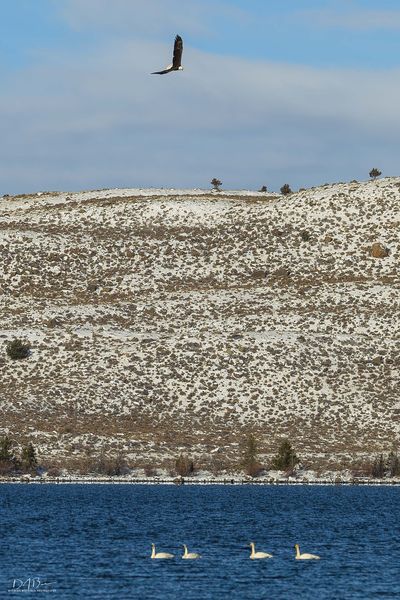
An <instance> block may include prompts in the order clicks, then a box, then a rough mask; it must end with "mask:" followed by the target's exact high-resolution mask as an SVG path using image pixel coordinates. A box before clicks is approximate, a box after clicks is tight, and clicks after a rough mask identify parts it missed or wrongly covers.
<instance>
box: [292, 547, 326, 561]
mask: <svg viewBox="0 0 400 600" xmlns="http://www.w3.org/2000/svg"><path fill="white" fill-rule="evenodd" d="M294 547H295V548H296V559H297V560H319V559H320V558H321V557H320V556H317V555H316V554H307V553H305V554H300V546H299V545H298V544H295V545H294Z"/></svg>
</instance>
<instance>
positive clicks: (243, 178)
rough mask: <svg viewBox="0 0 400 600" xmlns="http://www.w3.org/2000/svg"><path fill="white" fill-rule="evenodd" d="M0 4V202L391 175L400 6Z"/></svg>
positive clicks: (390, 2)
mask: <svg viewBox="0 0 400 600" xmlns="http://www.w3.org/2000/svg"><path fill="white" fill-rule="evenodd" d="M1 8H2V18H1V22H0V80H1V94H0V125H1V130H0V131H1V144H0V153H1V156H0V194H6V193H8V194H16V193H28V192H34V191H44V190H65V191H67V190H68V191H74V190H83V189H99V188H109V187H165V188H170V187H175V188H193V187H200V188H207V187H210V181H211V179H212V178H213V177H217V178H218V179H220V180H221V181H222V182H223V186H222V187H223V188H224V189H259V188H260V187H261V186H262V185H266V186H267V187H268V189H269V190H272V191H277V190H279V188H280V187H281V186H282V185H283V184H284V183H289V185H290V186H291V187H292V189H298V188H299V187H309V186H313V185H319V184H323V183H328V182H335V181H350V180H353V179H357V180H365V179H368V173H369V171H370V170H371V168H372V167H377V168H379V169H380V170H381V171H382V172H383V175H387V176H389V175H399V174H400V173H399V169H400V161H399V148H400V144H399V140H400V118H399V115H400V110H399V106H400V77H399V75H400V3H399V0H379V2H376V0H375V1H371V0H318V1H317V0H285V1H284V2H283V1H282V0H229V1H228V0H184V2H182V0H179V1H178V0H146V2H144V1H143V0H113V1H112V2H111V1H110V0H1ZM177 33H179V34H180V35H181V36H182V37H183V40H184V52H183V66H184V70H183V71H182V72H178V73H171V74H169V75H164V76H157V75H150V73H151V72H152V71H154V70H158V69H160V68H163V67H165V66H166V65H167V64H169V62H170V59H171V54H172V46H173V40H174V37H175V35H176V34H177Z"/></svg>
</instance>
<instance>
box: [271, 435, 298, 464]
mask: <svg viewBox="0 0 400 600" xmlns="http://www.w3.org/2000/svg"><path fill="white" fill-rule="evenodd" d="M298 462H299V459H298V458H297V456H296V453H295V451H294V450H293V448H292V444H291V443H290V442H289V440H284V441H283V442H282V443H281V445H280V446H279V448H278V452H277V454H276V456H275V458H273V460H272V465H271V466H272V468H273V469H275V470H276V471H286V470H288V469H294V467H295V466H296V465H297V463H298Z"/></svg>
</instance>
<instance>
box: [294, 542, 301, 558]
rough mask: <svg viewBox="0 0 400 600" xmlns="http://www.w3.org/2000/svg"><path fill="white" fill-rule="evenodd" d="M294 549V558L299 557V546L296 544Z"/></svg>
mask: <svg viewBox="0 0 400 600" xmlns="http://www.w3.org/2000/svg"><path fill="white" fill-rule="evenodd" d="M295 548H296V556H300V548H299V545H298V544H296V546H295Z"/></svg>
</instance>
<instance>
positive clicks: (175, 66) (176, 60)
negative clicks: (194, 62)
mask: <svg viewBox="0 0 400 600" xmlns="http://www.w3.org/2000/svg"><path fill="white" fill-rule="evenodd" d="M182 52H183V41H182V38H181V36H180V35H177V36H176V38H175V43H174V55H173V57H172V65H168V67H165V69H164V70H163V71H154V73H151V75H164V74H165V73H171V71H183V67H182V65H181V62H182Z"/></svg>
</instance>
